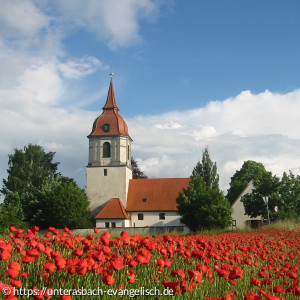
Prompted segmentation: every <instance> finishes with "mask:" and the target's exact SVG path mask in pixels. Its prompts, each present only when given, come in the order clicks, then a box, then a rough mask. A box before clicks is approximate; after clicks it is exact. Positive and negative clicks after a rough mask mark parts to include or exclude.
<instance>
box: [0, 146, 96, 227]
mask: <svg viewBox="0 0 300 300" xmlns="http://www.w3.org/2000/svg"><path fill="white" fill-rule="evenodd" d="M54 155H55V153H54V152H49V153H46V152H45V151H44V149H43V148H42V147H41V146H38V145H31V144H29V145H28V146H27V147H24V149H23V150H22V149H15V152H14V154H12V155H9V161H8V165H9V168H8V170H7V173H8V177H7V179H4V180H3V188H2V190H1V192H2V193H3V194H4V195H5V199H4V205H3V206H2V207H1V213H2V214H7V213H6V212H5V209H7V208H9V207H12V206H15V205H14V203H17V204H18V206H17V207H20V210H21V212H22V214H19V213H16V212H14V210H11V214H12V217H14V216H16V218H19V220H20V221H22V222H27V223H29V224H32V225H38V226H41V227H42V228H44V227H46V226H50V224H51V226H60V225H61V224H66V226H70V227H72V228H75V227H78V226H80V225H78V224H82V223H80V222H82V221H81V216H83V215H85V216H86V223H89V220H90V217H89V212H88V211H87V206H88V202H87V198H86V196H85V193H84V192H83V191H82V190H80V189H79V187H78V186H77V185H76V183H75V182H74V180H73V179H70V178H67V177H62V176H61V175H60V174H59V173H57V166H58V164H59V163H58V162H53V158H54ZM59 199H61V200H59ZM61 212H63V213H64V215H62V214H61ZM21 215H22V216H23V217H22V218H21V217H20V216H21ZM73 215H74V216H76V217H75V218H73V217H72V216H73ZM66 218H68V219H69V221H66ZM75 219H77V222H75V221H74V220H75ZM6 224H8V223H6Z"/></svg>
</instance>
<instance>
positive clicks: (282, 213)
mask: <svg viewBox="0 0 300 300" xmlns="http://www.w3.org/2000/svg"><path fill="white" fill-rule="evenodd" d="M278 192H279V199H278V201H277V203H276V206H277V207H278V212H277V213H276V215H277V217H278V219H298V218H299V216H300V176H299V175H298V176H295V175H294V174H293V173H292V172H291V171H290V172H289V174H287V173H286V172H284V173H283V175H282V178H281V181H280V184H279V191H278Z"/></svg>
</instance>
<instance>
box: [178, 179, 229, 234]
mask: <svg viewBox="0 0 300 300" xmlns="http://www.w3.org/2000/svg"><path fill="white" fill-rule="evenodd" d="M177 204H178V206H177V208H178V213H179V215H180V216H181V222H182V223H183V224H185V225H186V226H188V227H189V229H190V230H192V231H197V230H200V229H204V228H226V227H228V226H230V224H231V214H232V210H231V207H230V204H229V202H228V201H227V200H226V199H225V197H224V195H223V193H222V192H221V191H220V190H218V189H212V188H210V187H208V186H207V185H206V183H205V182H204V180H203V178H202V177H201V176H200V175H199V174H195V175H192V176H191V182H190V185H189V187H188V188H187V189H184V190H183V193H181V194H180V195H179V197H178V198H177Z"/></svg>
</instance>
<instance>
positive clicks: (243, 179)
mask: <svg viewBox="0 0 300 300" xmlns="http://www.w3.org/2000/svg"><path fill="white" fill-rule="evenodd" d="M266 174H267V171H266V169H265V167H264V165H263V164H262V163H258V162H255V161H252V160H248V161H245V162H244V164H243V166H242V168H241V169H240V170H239V171H236V172H235V174H234V175H233V176H232V177H231V181H230V184H229V185H230V188H229V189H228V192H227V196H226V198H227V199H228V200H229V202H230V203H231V204H233V202H234V201H235V200H236V199H237V197H238V196H239V195H240V193H241V192H242V191H243V190H244V189H245V188H246V186H247V184H248V183H249V182H250V180H251V179H253V180H254V181H257V180H260V179H262V178H263V177H264V176H266Z"/></svg>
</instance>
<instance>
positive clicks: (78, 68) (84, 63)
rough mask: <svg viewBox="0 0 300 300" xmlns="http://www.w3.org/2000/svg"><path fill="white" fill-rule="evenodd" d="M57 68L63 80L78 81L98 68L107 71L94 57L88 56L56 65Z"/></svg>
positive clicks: (106, 67)
mask: <svg viewBox="0 0 300 300" xmlns="http://www.w3.org/2000/svg"><path fill="white" fill-rule="evenodd" d="M58 68H59V70H60V71H61V72H62V74H63V76H64V77H65V78H70V79H80V78H82V77H85V76H87V75H90V74H92V73H95V72H96V71H97V70H98V69H99V68H101V69H104V70H107V69H108V66H103V64H102V63H101V62H100V61H99V60H98V59H97V58H96V57H90V56H89V57H82V58H74V59H69V60H67V61H66V62H61V63H59V64H58Z"/></svg>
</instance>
